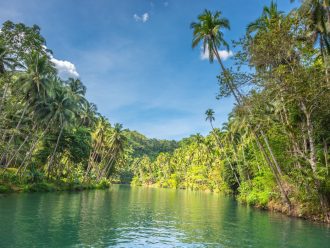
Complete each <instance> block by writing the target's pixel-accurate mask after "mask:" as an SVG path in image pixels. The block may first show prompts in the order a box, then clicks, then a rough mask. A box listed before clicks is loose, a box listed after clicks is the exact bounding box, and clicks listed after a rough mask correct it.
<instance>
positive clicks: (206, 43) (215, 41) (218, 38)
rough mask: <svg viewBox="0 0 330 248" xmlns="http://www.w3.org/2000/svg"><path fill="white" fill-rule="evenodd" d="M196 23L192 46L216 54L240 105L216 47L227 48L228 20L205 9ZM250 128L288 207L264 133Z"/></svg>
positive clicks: (240, 102) (217, 13) (210, 57)
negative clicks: (226, 32) (224, 33)
mask: <svg viewBox="0 0 330 248" xmlns="http://www.w3.org/2000/svg"><path fill="white" fill-rule="evenodd" d="M198 21H199V22H197V23H195V22H193V23H192V24H191V28H193V41H192V47H193V48H194V47H196V46H197V45H198V44H199V43H200V42H203V48H204V49H206V48H207V47H208V49H209V60H210V62H213V60H214V56H216V58H217V60H218V62H219V64H220V67H221V69H222V73H223V76H224V79H225V80H224V82H225V84H226V86H227V87H228V88H229V90H230V92H231V93H232V94H233V96H234V98H235V100H236V102H237V103H238V104H239V105H242V103H243V101H244V97H243V95H242V94H241V92H240V91H239V90H238V88H237V87H236V85H235V82H234V80H233V77H232V76H231V75H230V72H229V71H228V70H227V69H226V68H225V67H224V65H223V63H222V60H221V57H220V55H219V52H218V48H219V47H220V46H221V45H225V46H226V47H227V49H228V50H229V48H228V43H227V42H225V40H224V37H223V36H224V35H223V33H222V32H221V29H229V28H230V26H229V21H228V20H227V19H225V18H222V17H221V12H219V11H216V12H215V13H214V14H213V13H212V12H210V11H208V10H205V11H204V12H203V13H202V14H201V15H199V16H198ZM248 111H249V112H250V113H252V111H251V109H249V108H248ZM249 127H250V130H251V132H252V133H253V135H254V137H255V139H256V140H257V142H258V146H259V147H260V149H261V150H262V152H263V155H264V156H265V157H267V158H266V159H267V162H268V163H269V166H270V167H272V171H273V172H274V173H275V174H276V175H275V177H276V178H277V179H278V180H277V182H278V185H279V187H280V189H281V192H282V195H283V197H284V200H285V202H286V203H287V204H288V205H289V207H290V205H291V204H290V200H289V198H288V196H287V194H286V192H285V190H284V189H283V187H282V183H281V179H280V178H279V177H278V175H277V172H276V168H277V167H278V166H275V165H277V164H278V162H277V160H276V158H275V157H274V156H271V158H269V155H268V153H267V150H268V152H269V153H271V154H272V150H271V147H269V146H267V147H266V148H265V147H264V144H263V143H262V142H260V141H259V139H260V137H262V138H263V139H264V140H266V139H267V137H266V136H265V134H264V133H260V134H259V133H257V132H256V130H255V127H254V126H252V125H251V124H249Z"/></svg>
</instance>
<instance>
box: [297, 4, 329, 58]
mask: <svg viewBox="0 0 330 248" xmlns="http://www.w3.org/2000/svg"><path fill="white" fill-rule="evenodd" d="M298 13H300V14H301V15H302V16H303V17H305V18H306V19H307V28H308V29H309V31H310V36H311V38H312V41H313V42H314V43H316V42H319V45H320V49H321V53H322V55H323V56H324V58H325V55H330V0H304V1H303V3H302V5H301V6H300V8H299V10H298Z"/></svg>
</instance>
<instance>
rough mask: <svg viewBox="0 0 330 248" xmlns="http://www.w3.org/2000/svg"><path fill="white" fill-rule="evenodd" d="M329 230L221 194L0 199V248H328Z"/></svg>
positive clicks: (126, 192) (126, 190)
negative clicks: (247, 205) (253, 206)
mask: <svg viewBox="0 0 330 248" xmlns="http://www.w3.org/2000/svg"><path fill="white" fill-rule="evenodd" d="M329 244H330V228H328V227H326V226H324V225H320V224H313V223H309V222H306V221H303V220H299V219H294V218H288V217H286V216H284V215H281V214H274V213H268V212H262V211H258V210H254V209H251V208H248V207H245V206H240V205H238V204H237V203H236V202H235V201H234V200H233V199H231V198H229V197H224V196H221V195H219V194H211V193H205V192H192V191H184V190H170V189H151V188H141V187H133V188H131V187H128V186H118V185H117V186H113V187H112V188H111V189H110V190H108V191H102V190H97V191H84V192H79V193H67V192H66V193H65V192H64V193H40V194H39V193H34V194H19V195H9V196H2V197H0V247H113V246H117V247H139V246H140V247H329Z"/></svg>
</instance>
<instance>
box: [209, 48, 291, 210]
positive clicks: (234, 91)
mask: <svg viewBox="0 0 330 248" xmlns="http://www.w3.org/2000/svg"><path fill="white" fill-rule="evenodd" d="M215 47H216V46H215V44H214V45H213V51H214V54H215V55H216V57H217V60H218V62H219V64H220V66H221V69H222V71H223V73H224V74H225V76H226V73H228V71H227V70H226V68H225V67H224V65H223V63H222V60H221V58H220V55H219V53H218V51H217V49H215ZM227 85H228V87H229V89H230V90H231V92H232V94H233V95H234V97H235V99H236V102H237V103H238V104H241V102H242V98H243V96H242V94H241V93H240V92H239V90H238V89H237V88H236V87H235V85H233V84H232V82H231V79H229V80H228V83H227ZM248 110H249V112H250V113H252V111H251V110H250V108H248ZM249 128H250V129H251V131H252V133H253V135H254V137H255V139H256V141H257V145H258V146H259V148H260V149H261V151H262V153H263V155H264V156H265V159H266V161H267V163H268V164H269V166H270V167H271V168H272V172H273V174H274V176H275V178H276V181H277V184H278V185H279V187H280V190H281V193H282V195H283V196H284V200H285V202H286V203H287V204H288V205H289V207H290V206H291V202H290V200H289V198H288V196H287V193H286V192H285V190H284V188H283V185H282V182H281V180H280V179H279V176H278V175H277V173H276V170H275V168H274V166H273V164H272V162H271V160H270V159H269V157H268V154H267V152H266V150H265V148H264V146H263V145H262V143H261V142H260V141H259V137H258V135H257V133H256V132H255V131H254V129H253V127H252V126H251V124H249ZM267 149H268V151H269V152H270V153H273V152H272V150H271V148H270V146H269V147H267ZM272 159H273V160H275V161H276V159H275V157H274V158H272Z"/></svg>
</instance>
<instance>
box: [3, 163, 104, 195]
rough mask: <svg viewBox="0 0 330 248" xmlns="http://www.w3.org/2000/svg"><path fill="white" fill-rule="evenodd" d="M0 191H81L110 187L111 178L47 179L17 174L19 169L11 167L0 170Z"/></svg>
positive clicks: (33, 175)
mask: <svg viewBox="0 0 330 248" xmlns="http://www.w3.org/2000/svg"><path fill="white" fill-rule="evenodd" d="M0 174H1V176H0V193H21V192H55V191H80V190H90V189H106V188H109V187H110V182H109V180H105V179H103V180H101V181H100V182H96V181H89V182H84V181H83V180H82V179H76V180H69V179H48V180H47V179H46V178H45V177H43V176H41V175H38V174H32V173H26V174H25V175H23V176H18V175H17V170H16V169H14V168H9V169H7V170H6V171H5V172H3V171H0Z"/></svg>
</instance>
